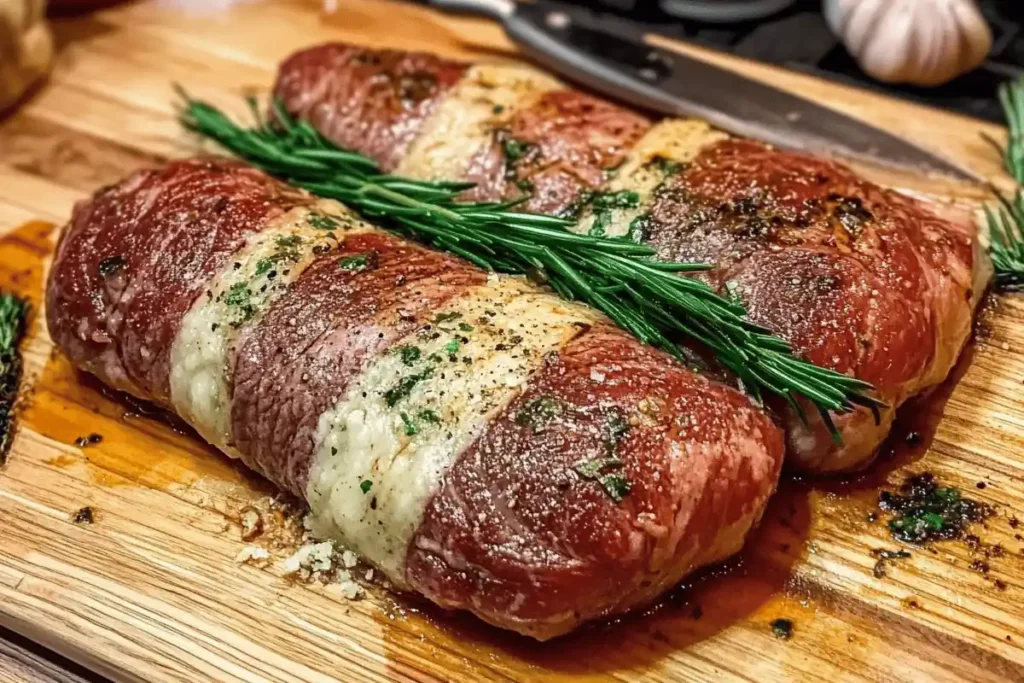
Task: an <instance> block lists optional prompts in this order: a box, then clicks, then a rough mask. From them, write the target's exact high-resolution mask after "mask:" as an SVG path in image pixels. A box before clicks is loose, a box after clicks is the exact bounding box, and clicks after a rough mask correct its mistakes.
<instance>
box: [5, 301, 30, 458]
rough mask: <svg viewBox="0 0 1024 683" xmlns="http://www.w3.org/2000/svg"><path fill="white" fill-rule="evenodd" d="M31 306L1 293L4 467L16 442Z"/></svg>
mask: <svg viewBox="0 0 1024 683" xmlns="http://www.w3.org/2000/svg"><path fill="white" fill-rule="evenodd" d="M27 313H28V305H27V304H26V303H25V302H24V301H23V300H22V299H20V298H18V297H17V296H16V295H14V294H11V293H3V294H0V464H3V462H4V460H6V459H7V453H8V451H10V448H11V442H12V441H13V440H14V403H15V401H16V400H17V398H18V383H19V382H20V381H21V352H20V351H19V350H18V344H19V343H20V342H21V338H22V337H23V336H24V334H25V317H26V315H27Z"/></svg>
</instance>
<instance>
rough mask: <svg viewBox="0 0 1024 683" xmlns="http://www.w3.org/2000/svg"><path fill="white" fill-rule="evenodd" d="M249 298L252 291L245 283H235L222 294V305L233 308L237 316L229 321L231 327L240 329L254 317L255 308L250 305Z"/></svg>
mask: <svg viewBox="0 0 1024 683" xmlns="http://www.w3.org/2000/svg"><path fill="white" fill-rule="evenodd" d="M251 298H252V290H251V289H249V286H248V285H247V284H246V283H245V282H236V283H235V284H233V285H231V287H229V288H228V291H227V292H225V293H224V304H225V305H227V306H230V307H231V308H233V309H234V310H235V312H236V314H237V315H236V316H235V319H234V320H233V321H231V326H232V327H236V328H237V327H240V326H241V325H242V324H243V323H245V322H248V321H249V320H252V318H253V316H254V315H256V307H255V306H254V305H253V304H252V301H251Z"/></svg>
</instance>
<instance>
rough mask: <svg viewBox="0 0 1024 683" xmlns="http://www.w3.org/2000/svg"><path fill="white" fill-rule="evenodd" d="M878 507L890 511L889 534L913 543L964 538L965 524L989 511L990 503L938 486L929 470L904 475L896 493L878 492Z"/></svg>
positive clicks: (898, 539)
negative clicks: (904, 477)
mask: <svg viewBox="0 0 1024 683" xmlns="http://www.w3.org/2000/svg"><path fill="white" fill-rule="evenodd" d="M878 507H879V508H880V509H882V510H883V511H885V512H889V513H891V514H892V519H890V520H889V532H890V533H891V534H892V537H893V538H894V539H896V540H897V541H902V542H904V543H910V544H913V545H926V544H928V543H930V542H932V541H947V540H953V539H959V538H964V537H965V534H966V530H967V527H968V526H970V525H971V524H973V523H976V522H983V521H984V520H986V519H988V518H989V517H991V516H992V513H993V510H992V506H990V505H988V504H986V503H981V502H979V501H976V500H971V499H970V498H964V497H963V495H961V493H960V490H959V489H956V488H953V487H951V486H941V485H939V483H938V482H937V481H936V480H935V477H934V475H932V474H931V473H929V472H923V473H921V474H914V475H910V476H908V477H907V478H906V480H904V482H903V484H902V485H901V486H900V488H899V490H898V491H896V492H893V491H882V492H881V493H880V494H879V496H878Z"/></svg>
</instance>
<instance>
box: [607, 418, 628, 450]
mask: <svg viewBox="0 0 1024 683" xmlns="http://www.w3.org/2000/svg"><path fill="white" fill-rule="evenodd" d="M605 430H606V432H605V445H607V446H608V450H609V451H612V452H613V453H614V452H615V449H616V448H618V446H619V443H620V442H621V441H622V439H623V437H625V436H626V433H627V432H629V422H628V421H627V420H626V418H625V416H624V415H623V414H622V412H621V411H618V410H616V411H614V412H612V413H611V414H610V415H609V416H608V422H606V423H605Z"/></svg>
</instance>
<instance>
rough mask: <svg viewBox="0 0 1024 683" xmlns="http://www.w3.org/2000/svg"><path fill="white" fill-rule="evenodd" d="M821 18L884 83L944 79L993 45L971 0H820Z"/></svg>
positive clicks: (982, 56)
mask: <svg viewBox="0 0 1024 683" xmlns="http://www.w3.org/2000/svg"><path fill="white" fill-rule="evenodd" d="M825 18H826V19H827V20H828V23H829V26H831V27H832V30H833V31H834V32H835V33H836V35H837V36H839V37H840V39H842V41H843V43H844V44H845V45H846V49H847V50H849V51H850V54H852V55H853V56H854V57H855V58H856V60H857V62H858V63H859V64H860V66H861V68H862V69H864V71H865V72H867V73H868V74H870V75H871V76H874V77H875V78H877V79H878V80H880V81H886V82H888V83H912V84H914V85H925V86H929V85H939V84H942V83H945V82H946V81H949V80H952V79H953V78H955V77H957V76H959V75H960V74H962V73H965V72H967V71H970V70H971V69H974V68H975V67H977V66H978V65H979V64H981V63H982V62H983V61H985V57H986V56H987V55H988V52H989V50H990V49H991V48H992V31H991V29H990V28H989V26H988V24H987V23H986V22H985V19H984V17H982V15H981V12H980V11H979V10H978V6H977V4H975V2H974V0H825Z"/></svg>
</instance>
